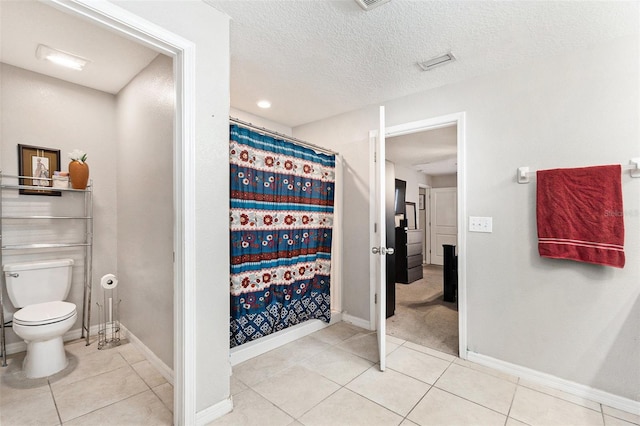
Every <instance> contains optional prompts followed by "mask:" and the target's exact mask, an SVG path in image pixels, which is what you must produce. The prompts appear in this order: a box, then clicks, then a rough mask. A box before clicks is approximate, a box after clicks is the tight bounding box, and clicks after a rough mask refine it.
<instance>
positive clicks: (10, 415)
mask: <svg viewBox="0 0 640 426" xmlns="http://www.w3.org/2000/svg"><path fill="white" fill-rule="evenodd" d="M58 424H60V420H59V419H58V412H57V411H56V405H55V403H54V401H53V396H52V395H51V391H50V390H49V386H48V385H46V386H38V387H35V388H23V389H20V388H18V389H15V388H10V387H7V386H3V387H2V388H1V389H0V425H3V426H4V425H6V426H10V425H20V426H23V425H58Z"/></svg>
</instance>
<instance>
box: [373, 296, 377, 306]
mask: <svg viewBox="0 0 640 426" xmlns="http://www.w3.org/2000/svg"><path fill="white" fill-rule="evenodd" d="M373 303H374V304H375V305H377V304H378V293H376V294H374V295H373Z"/></svg>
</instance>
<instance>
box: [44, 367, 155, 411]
mask: <svg viewBox="0 0 640 426" xmlns="http://www.w3.org/2000/svg"><path fill="white" fill-rule="evenodd" d="M51 388H52V390H53V395H54V398H55V400H56V405H57V406H58V411H59V412H60V418H61V419H62V421H63V422H66V421H68V420H71V419H74V418H76V417H79V416H82V415H84V414H87V413H90V412H92V411H94V410H97V409H100V408H103V407H106V406H107V405H110V404H113V403H114V402H118V401H122V400H123V399H126V398H129V397H131V396H133V395H136V394H139V393H141V392H144V391H145V390H148V389H149V387H148V386H147V385H146V384H145V383H144V381H143V380H142V379H141V378H140V377H139V376H138V375H137V374H136V373H135V371H133V369H132V368H131V367H130V366H126V367H122V368H119V369H117V370H114V371H111V372H109V373H104V374H101V375H99V376H93V377H89V378H87V379H84V380H81V381H78V382H75V383H69V384H64V385H58V384H56V383H54V384H52V385H51Z"/></svg>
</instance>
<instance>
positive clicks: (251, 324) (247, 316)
mask: <svg viewBox="0 0 640 426" xmlns="http://www.w3.org/2000/svg"><path fill="white" fill-rule="evenodd" d="M229 159H230V169H231V183H230V186H231V212H230V221H231V223H230V228H231V231H230V232H231V283H230V284H231V319H230V322H231V327H230V346H231V347H234V346H238V345H241V344H243V343H246V342H249V341H251V340H254V339H258V338H260V337H263V336H266V335H268V334H271V333H274V332H276V331H279V330H282V329H285V328H287V327H290V326H292V325H295V324H299V323H301V322H303V321H306V320H309V319H314V318H315V319H320V320H322V321H324V322H327V323H328V322H329V320H330V319H331V307H330V295H329V275H330V270H331V230H332V225H333V199H334V195H333V193H334V183H335V156H334V155H325V154H319V153H316V152H315V151H313V150H311V149H308V148H304V147H301V146H299V145H295V144H293V143H290V142H286V141H284V140H279V139H274V138H272V137H270V136H265V135H261V134H259V133H256V132H253V131H251V130H248V129H246V128H243V127H239V126H237V125H232V126H231V137H230V146H229Z"/></svg>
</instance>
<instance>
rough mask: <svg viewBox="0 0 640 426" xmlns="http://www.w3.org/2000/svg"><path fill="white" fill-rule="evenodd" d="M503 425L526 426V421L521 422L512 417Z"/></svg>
mask: <svg viewBox="0 0 640 426" xmlns="http://www.w3.org/2000/svg"><path fill="white" fill-rule="evenodd" d="M504 426H528V425H527V424H526V423H523V422H521V421H520V420H516V419H514V418H512V417H509V418H508V419H507V423H505V425H504Z"/></svg>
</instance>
